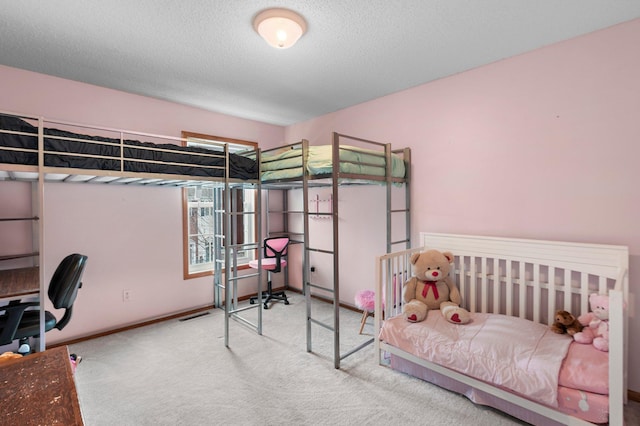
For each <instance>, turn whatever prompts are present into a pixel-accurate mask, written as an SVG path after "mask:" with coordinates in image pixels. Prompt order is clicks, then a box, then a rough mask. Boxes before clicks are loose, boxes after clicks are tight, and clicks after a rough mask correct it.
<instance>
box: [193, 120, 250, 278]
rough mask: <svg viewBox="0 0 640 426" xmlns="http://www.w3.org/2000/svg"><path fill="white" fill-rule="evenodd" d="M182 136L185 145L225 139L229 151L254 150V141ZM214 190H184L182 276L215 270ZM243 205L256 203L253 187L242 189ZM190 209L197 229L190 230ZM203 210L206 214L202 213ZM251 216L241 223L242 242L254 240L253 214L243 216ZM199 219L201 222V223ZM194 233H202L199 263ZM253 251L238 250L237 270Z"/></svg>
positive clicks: (198, 135) (247, 261)
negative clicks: (196, 221) (200, 259)
mask: <svg viewBox="0 0 640 426" xmlns="http://www.w3.org/2000/svg"><path fill="white" fill-rule="evenodd" d="M183 138H184V139H185V140H186V142H185V144H186V145H187V146H197V147H200V148H207V149H211V148H212V146H213V145H209V144H207V143H206V142H212V141H213V142H224V143H226V144H228V146H229V152H230V153H236V152H239V151H244V150H247V149H254V148H256V147H257V144H256V143H254V142H248V141H241V140H237V139H228V138H220V137H216V136H211V135H202V134H196V133H189V132H183ZM214 191H215V189H214V188H211V187H206V186H204V187H202V186H198V187H196V186H194V187H188V188H184V189H183V269H184V278H185V279H189V278H196V277H200V276H206V275H212V274H213V272H214V269H215V264H216V262H215V259H214V258H215V241H214V238H215V236H214V235H213V232H214V209H215V208H216V206H214V199H213V193H214ZM242 192H243V194H242V200H243V207H242V211H255V205H256V197H257V194H256V190H255V189H242ZM193 209H197V210H196V211H197V214H196V215H195V218H196V220H198V223H197V224H196V225H195V227H196V228H197V232H193V224H192V223H193V216H192V211H193ZM203 209H204V212H206V214H205V215H201V213H202V212H203ZM251 217H253V218H254V219H253V220H244V221H243V225H242V232H243V235H242V237H243V241H255V236H254V235H255V232H256V220H255V219H256V216H255V215H246V216H244V218H246V219H249V218H251ZM200 218H203V219H202V222H200ZM197 235H204V236H205V237H204V238H203V239H204V240H205V241H204V243H203V244H200V246H201V247H203V246H204V247H203V250H205V251H204V253H203V254H202V255H200V256H204V261H203V262H198V261H197V259H196V256H198V254H196V253H194V252H195V251H196V248H197V243H196V242H194V238H193V237H195V236H197ZM255 255H256V253H255V250H253V249H250V250H242V252H239V253H238V257H237V261H238V265H239V267H240V269H243V267H248V264H249V262H250V261H251V260H253V259H254V258H255ZM222 259H224V252H223V253H222Z"/></svg>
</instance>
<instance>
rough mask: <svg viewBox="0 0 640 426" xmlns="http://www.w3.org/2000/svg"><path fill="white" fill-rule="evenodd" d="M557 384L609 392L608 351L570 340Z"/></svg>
mask: <svg viewBox="0 0 640 426" xmlns="http://www.w3.org/2000/svg"><path fill="white" fill-rule="evenodd" d="M558 384H559V385H560V386H564V387H567V388H573V389H578V390H583V391H588V392H594V393H599V394H603V395H608V394H609V353H608V352H603V351H599V350H597V349H596V348H594V347H593V345H583V344H580V343H576V342H572V343H571V345H569V351H568V352H567V356H566V358H565V359H564V361H562V366H561V367H560V377H559V378H558Z"/></svg>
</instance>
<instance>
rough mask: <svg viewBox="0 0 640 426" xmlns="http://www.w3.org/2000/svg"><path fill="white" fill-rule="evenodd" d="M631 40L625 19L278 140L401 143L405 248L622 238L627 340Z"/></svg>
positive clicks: (638, 230)
mask: <svg viewBox="0 0 640 426" xmlns="http://www.w3.org/2000/svg"><path fill="white" fill-rule="evenodd" d="M639 39H640V19H636V20H634V21H631V22H628V23H625V24H622V25H618V26H615V27H612V28H610V29H607V30H604V31H599V32H596V33H592V34H589V35H586V36H583V37H580V38H577V39H574V40H570V41H567V42H563V43H559V44H556V45H553V46H550V47H547V48H543V49H540V50H537V51H534V52H531V53H528V54H524V55H521V56H517V57H514V58H510V59H507V60H503V61H500V62H497V63H494V64H491V65H488V66H485V67H482V68H479V69H475V70H472V71H469V72H465V73H462V74H459V75H455V76H452V77H449V78H445V79H442V80H439V81H436V82H433V83H429V84H425V85H422V86H419V87H416V88H413V89H411V90H407V91H403V92H399V93H396V94H393V95H390V96H386V97H384V98H380V99H377V100H374V101H371V102H367V103H364V104H361V105H357V106H355V107H351V108H347V109H345V110H342V111H339V112H336V113H333V114H328V115H326V116H322V117H318V118H316V119H313V120H309V121H307V122H304V123H299V124H296V125H293V126H290V127H288V128H287V131H286V139H287V140H288V141H293V140H296V139H299V138H303V137H304V138H307V139H309V140H310V141H311V142H312V143H329V141H330V139H329V137H330V132H331V131H338V132H341V133H346V134H353V135H357V136H360V137H363V138H370V139H374V140H378V141H381V142H392V143H394V144H395V146H397V147H400V146H405V145H406V146H410V147H411V148H412V156H413V175H412V178H413V186H412V199H413V206H412V230H413V240H414V243H417V242H418V232H420V231H433V232H451V233H466V234H477V235H495V236H510V237H520V238H539V239H552V240H566V241H579V242H594V243H603V244H622V245H627V246H629V249H630V253H631V257H630V263H631V267H630V277H631V291H632V293H633V295H632V299H631V306H630V314H631V316H632V318H631V329H630V335H638V333H640V318H638V315H637V313H638V297H637V296H636V295H637V293H638V291H639V290H640V278H638V277H640V227H639V226H638V218H639V217H640V192H639V191H638V188H637V185H638V182H640V167H638V165H637V162H638V158H640V143H639V141H640V124H639V123H640V121H639V120H640V78H638V76H640V49H638V40H639ZM379 205H380V206H382V204H379ZM380 208H382V207H380ZM382 232H383V231H382ZM364 246H365V244H362V241H360V242H359V243H358V247H359V248H358V250H362V249H364ZM368 256H369V257H372V256H373V255H371V254H368ZM371 261H372V260H371ZM638 352H640V341H638V340H637V339H636V340H635V341H634V342H632V343H631V347H630V351H629V353H630V354H633V353H638ZM630 358H631V368H630V369H629V374H630V388H631V389H634V390H636V391H639V390H640V364H638V362H637V361H635V360H634V359H633V358H632V357H630Z"/></svg>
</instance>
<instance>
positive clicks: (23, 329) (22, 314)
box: [0, 253, 87, 354]
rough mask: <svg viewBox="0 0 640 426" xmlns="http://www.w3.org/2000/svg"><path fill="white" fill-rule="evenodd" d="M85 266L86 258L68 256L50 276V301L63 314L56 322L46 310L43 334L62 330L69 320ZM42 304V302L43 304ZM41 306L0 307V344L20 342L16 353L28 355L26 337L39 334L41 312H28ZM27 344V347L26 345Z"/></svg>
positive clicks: (16, 304) (13, 304)
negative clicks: (61, 310) (0, 313)
mask: <svg viewBox="0 0 640 426" xmlns="http://www.w3.org/2000/svg"><path fill="white" fill-rule="evenodd" d="M86 264H87V256H84V255H81V254H77V253H75V254H70V255H68V256H67V257H65V258H64V259H63V260H62V262H60V265H58V267H57V268H56V271H55V272H54V274H53V277H51V281H50V283H49V290H48V292H47V294H48V296H49V299H50V300H51V302H52V303H53V306H54V307H55V308H56V309H64V310H65V312H64V315H63V316H62V318H61V319H60V321H58V320H57V319H56V317H55V316H54V315H53V314H52V313H51V312H48V311H45V323H44V329H45V331H50V330H53V329H54V328H57V329H58V330H62V329H63V328H64V327H65V326H66V325H67V323H68V322H69V320H70V319H71V313H72V308H73V303H74V302H75V300H76V296H77V294H78V289H79V288H80V287H82V282H81V279H82V273H83V272H84V268H85V266H86ZM43 302H44V301H43ZM37 306H40V303H39V302H21V301H20V300H13V301H11V302H9V304H8V305H5V306H0V312H2V311H4V314H3V315H0V345H8V344H10V343H11V342H13V341H14V340H19V352H20V353H23V354H25V353H30V352H31V346H30V345H29V338H31V337H37V336H39V335H40V310H39V309H36V310H33V309H27V308H33V307H37ZM25 345H26V346H25Z"/></svg>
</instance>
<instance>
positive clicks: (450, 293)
mask: <svg viewBox="0 0 640 426" xmlns="http://www.w3.org/2000/svg"><path fill="white" fill-rule="evenodd" d="M410 261H411V264H412V265H413V276H412V277H411V278H410V279H409V280H407V281H406V282H405V283H404V286H403V292H402V294H403V300H404V306H403V308H402V312H403V315H404V318H405V319H406V320H407V321H409V322H420V321H423V320H424V319H425V318H426V317H427V313H428V311H429V310H433V309H439V310H440V312H442V315H443V316H444V318H445V319H446V320H447V321H449V322H451V323H454V324H466V323H468V322H469V321H470V320H471V317H470V315H469V312H468V311H467V310H466V309H464V308H461V307H460V303H461V302H462V297H461V295H460V291H459V290H458V287H457V286H456V285H455V283H454V282H453V280H452V279H451V277H450V276H449V271H450V269H451V262H453V254H451V253H450V252H448V251H446V252H440V251H438V250H426V251H422V252H420V253H414V254H413V255H412V256H411V258H410Z"/></svg>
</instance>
